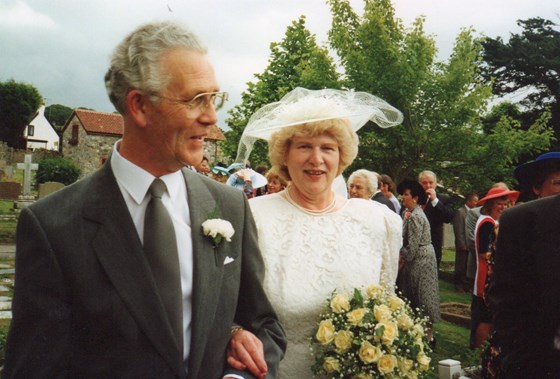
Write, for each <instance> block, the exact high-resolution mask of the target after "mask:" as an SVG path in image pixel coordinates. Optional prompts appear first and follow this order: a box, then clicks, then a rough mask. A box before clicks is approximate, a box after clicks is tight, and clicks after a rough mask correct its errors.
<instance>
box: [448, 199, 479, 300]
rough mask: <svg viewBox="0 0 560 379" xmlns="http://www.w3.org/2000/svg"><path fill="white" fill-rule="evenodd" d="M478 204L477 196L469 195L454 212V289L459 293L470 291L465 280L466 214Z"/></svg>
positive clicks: (467, 254) (466, 258) (466, 249)
mask: <svg viewBox="0 0 560 379" xmlns="http://www.w3.org/2000/svg"><path fill="white" fill-rule="evenodd" d="M477 203H478V195H477V194H476V193H471V194H470V195H468V196H467V198H466V201H465V204H464V205H463V206H461V207H459V209H457V210H456V211H455V214H454V216H453V234H454V235H455V289H456V290H457V291H460V292H465V291H470V290H471V289H472V287H471V286H470V285H469V280H468V279H467V261H468V257H469V250H468V248H467V237H466V235H465V219H466V218H467V212H468V211H469V210H470V209H472V208H474V207H475V206H476V204H477Z"/></svg>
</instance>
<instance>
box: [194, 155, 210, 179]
mask: <svg viewBox="0 0 560 379" xmlns="http://www.w3.org/2000/svg"><path fill="white" fill-rule="evenodd" d="M194 168H195V170H196V172H198V173H199V174H202V175H204V176H208V175H209V174H210V165H209V164H208V158H206V157H202V161H200V163H199V164H197V165H196V166H194Z"/></svg>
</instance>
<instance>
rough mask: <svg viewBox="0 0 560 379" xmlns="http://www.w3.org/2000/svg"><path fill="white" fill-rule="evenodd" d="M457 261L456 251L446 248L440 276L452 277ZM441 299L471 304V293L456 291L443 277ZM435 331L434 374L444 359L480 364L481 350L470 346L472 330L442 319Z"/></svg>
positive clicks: (471, 364)
mask: <svg viewBox="0 0 560 379" xmlns="http://www.w3.org/2000/svg"><path fill="white" fill-rule="evenodd" d="M454 262H455V252H454V251H453V250H444V252H443V257H442V264H441V268H442V271H444V273H443V274H442V275H441V276H440V277H444V278H450V277H452V272H453V266H454ZM439 292H440V300H441V302H442V303H449V302H457V303H462V304H470V302H471V294H470V293H459V292H456V291H455V286H454V284H453V283H451V282H449V281H447V280H445V279H441V278H440V280H439ZM434 332H435V336H436V340H437V344H436V348H435V349H434V353H433V355H432V367H433V371H432V374H433V376H430V378H437V377H438V372H437V369H438V362H439V361H441V360H443V359H449V358H450V359H455V360H457V361H460V362H461V366H462V367H463V368H464V367H472V366H478V365H480V350H471V349H470V348H469V334H470V330H469V329H468V328H465V327H463V326H460V325H456V324H453V323H450V322H447V321H441V322H439V323H436V324H435V325H434Z"/></svg>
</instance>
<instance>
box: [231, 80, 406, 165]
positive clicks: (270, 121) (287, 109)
mask: <svg viewBox="0 0 560 379" xmlns="http://www.w3.org/2000/svg"><path fill="white" fill-rule="evenodd" d="M330 119H347V120H349V121H350V124H351V125H352V129H353V130H354V131H357V130H358V129H360V128H361V127H362V126H364V125H365V124H366V123H367V122H368V121H373V122H374V123H376V124H377V125H379V126H380V127H382V128H390V127H392V126H396V125H399V124H400V123H401V122H402V121H403V115H402V113H401V112H400V111H399V110H398V109H396V108H395V107H393V106H391V105H390V104H388V103H387V102H386V101H384V100H383V99H380V98H379V97H377V96H374V95H372V94H369V93H367V92H354V91H352V90H350V91H343V90H337V89H321V90H309V89H305V88H301V87H297V88H295V89H294V90H292V91H291V92H289V93H287V94H286V95H285V96H284V97H283V98H282V99H280V101H278V102H275V103H270V104H267V105H265V106H263V107H262V108H260V109H259V110H257V111H256V112H255V113H254V114H253V115H252V116H251V118H250V119H249V122H248V123H247V126H246V127H245V130H244V131H243V135H242V136H241V139H240V141H239V147H238V149H237V159H236V161H237V162H244V161H245V160H246V159H248V157H249V154H251V150H252V149H253V145H254V143H255V141H256V140H257V139H264V140H269V139H270V137H271V136H272V134H273V133H274V132H277V131H278V130H280V129H282V128H285V127H287V126H292V125H300V124H305V123H310V122H317V121H323V120H330Z"/></svg>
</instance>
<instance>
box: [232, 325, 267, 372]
mask: <svg viewBox="0 0 560 379" xmlns="http://www.w3.org/2000/svg"><path fill="white" fill-rule="evenodd" d="M227 353H228V358H227V362H228V364H229V365H230V366H231V367H233V368H234V369H237V370H249V372H251V373H252V374H253V375H255V376H256V377H257V378H261V379H262V378H264V377H265V376H266V373H267V371H268V367H267V365H266V361H265V360H264V349H263V344H262V342H261V340H259V339H258V338H257V337H256V336H255V335H254V334H253V333H251V332H249V331H247V330H243V329H240V330H236V331H235V332H233V334H232V335H231V339H230V340H229V346H228V351H227Z"/></svg>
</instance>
